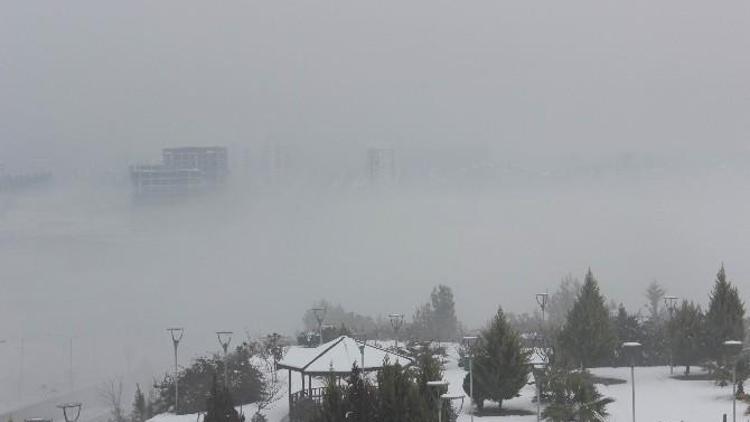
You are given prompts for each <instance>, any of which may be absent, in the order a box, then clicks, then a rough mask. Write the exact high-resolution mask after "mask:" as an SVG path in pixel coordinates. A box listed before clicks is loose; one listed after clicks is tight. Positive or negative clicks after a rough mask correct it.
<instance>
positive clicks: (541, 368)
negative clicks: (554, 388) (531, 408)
mask: <svg viewBox="0 0 750 422" xmlns="http://www.w3.org/2000/svg"><path fill="white" fill-rule="evenodd" d="M546 367H547V364H546V363H538V364H535V365H534V366H533V369H536V372H534V383H535V384H536V421H537V422H540V421H541V420H542V377H541V375H540V374H541V373H542V372H543V371H544V368H546Z"/></svg>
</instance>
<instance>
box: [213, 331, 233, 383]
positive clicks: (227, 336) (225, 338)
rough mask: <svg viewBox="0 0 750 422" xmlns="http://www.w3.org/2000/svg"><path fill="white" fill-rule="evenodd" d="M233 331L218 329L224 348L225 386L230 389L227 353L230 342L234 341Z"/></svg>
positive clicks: (217, 336) (218, 335)
mask: <svg viewBox="0 0 750 422" xmlns="http://www.w3.org/2000/svg"><path fill="white" fill-rule="evenodd" d="M232 334H234V333H233V332H232V331H217V332H216V338H217V339H219V344H220V345H221V348H222V349H223V350H224V388H226V389H227V390H229V370H228V369H229V361H228V359H227V353H228V350H229V343H231V342H232Z"/></svg>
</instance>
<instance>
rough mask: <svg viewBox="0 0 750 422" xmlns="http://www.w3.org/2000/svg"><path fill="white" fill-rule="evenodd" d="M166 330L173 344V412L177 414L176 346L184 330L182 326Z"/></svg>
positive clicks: (178, 390)
mask: <svg viewBox="0 0 750 422" xmlns="http://www.w3.org/2000/svg"><path fill="white" fill-rule="evenodd" d="M167 331H169V334H170V335H171V336H172V345H174V413H175V415H176V414H177V409H178V408H179V407H178V403H179V402H178V401H177V400H178V398H179V392H180V388H179V386H178V380H177V379H178V376H177V375H178V371H179V369H178V368H177V346H179V345H180V340H182V335H183V334H184V333H185V330H184V329H182V328H167Z"/></svg>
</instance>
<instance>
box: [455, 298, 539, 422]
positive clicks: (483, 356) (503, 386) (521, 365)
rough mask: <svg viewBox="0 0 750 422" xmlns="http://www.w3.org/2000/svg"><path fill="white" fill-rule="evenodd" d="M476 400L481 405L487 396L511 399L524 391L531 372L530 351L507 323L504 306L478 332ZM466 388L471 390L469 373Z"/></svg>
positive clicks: (475, 379)
mask: <svg viewBox="0 0 750 422" xmlns="http://www.w3.org/2000/svg"><path fill="white" fill-rule="evenodd" d="M474 352H475V353H474V400H475V403H476V405H477V407H478V408H479V409H482V408H483V405H484V400H492V401H496V402H497V403H498V405H499V407H502V403H503V400H506V399H511V398H513V397H516V396H517V395H518V392H519V391H521V388H523V386H524V385H526V381H527V379H528V375H529V369H530V368H529V365H528V358H529V352H527V351H525V350H524V348H523V346H522V344H521V338H520V336H519V335H518V333H516V332H515V331H514V330H513V329H512V328H511V327H510V325H509V324H508V321H507V320H506V318H505V315H504V314H503V310H502V308H499V309H498V310H497V314H496V315H495V317H494V318H493V319H492V321H491V322H490V325H489V326H488V327H487V328H486V329H484V330H483V331H482V332H481V334H480V335H479V339H478V341H477V344H476V345H475V346H474ZM463 387H464V391H466V392H467V393H468V392H469V390H470V388H469V387H470V385H469V375H468V374H467V375H466V377H465V378H464V382H463Z"/></svg>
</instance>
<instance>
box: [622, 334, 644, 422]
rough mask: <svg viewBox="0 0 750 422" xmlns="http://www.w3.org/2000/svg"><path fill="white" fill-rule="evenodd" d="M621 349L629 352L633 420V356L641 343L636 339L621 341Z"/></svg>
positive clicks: (639, 348) (636, 353)
mask: <svg viewBox="0 0 750 422" xmlns="http://www.w3.org/2000/svg"><path fill="white" fill-rule="evenodd" d="M622 348H623V350H627V351H628V352H629V354H630V384H631V389H632V395H633V396H632V402H631V404H632V405H633V422H635V358H636V356H637V355H638V352H639V351H640V350H641V343H638V342H637V341H626V342H625V343H622Z"/></svg>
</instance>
